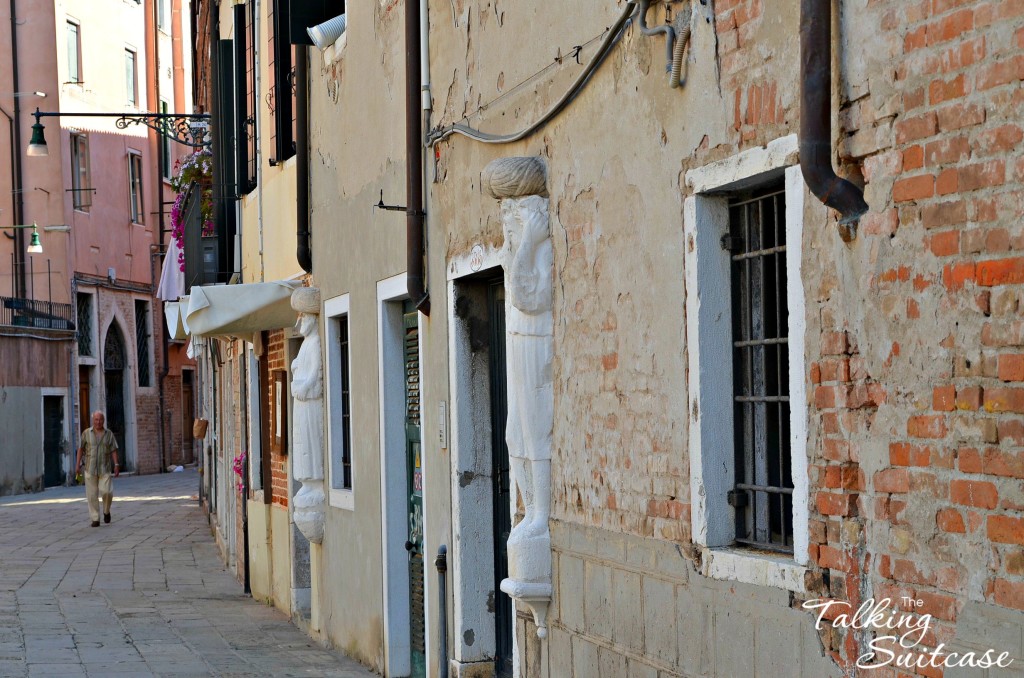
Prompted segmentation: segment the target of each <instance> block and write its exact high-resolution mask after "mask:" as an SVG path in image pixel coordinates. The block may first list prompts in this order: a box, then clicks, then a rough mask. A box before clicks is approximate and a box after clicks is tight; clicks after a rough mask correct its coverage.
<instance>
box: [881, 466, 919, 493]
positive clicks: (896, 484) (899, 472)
mask: <svg viewBox="0 0 1024 678" xmlns="http://www.w3.org/2000/svg"><path fill="white" fill-rule="evenodd" d="M873 483H874V487H875V492H882V493H888V494H896V493H903V492H909V491H910V475H909V474H908V473H907V470H906V469H905V468H890V469H884V470H882V471H876V472H875V475H874V478H873Z"/></svg>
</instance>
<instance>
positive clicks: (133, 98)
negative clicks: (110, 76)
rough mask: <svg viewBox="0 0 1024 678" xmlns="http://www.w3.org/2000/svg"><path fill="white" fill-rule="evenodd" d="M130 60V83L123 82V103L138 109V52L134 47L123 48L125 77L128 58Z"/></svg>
mask: <svg viewBox="0 0 1024 678" xmlns="http://www.w3.org/2000/svg"><path fill="white" fill-rule="evenodd" d="M129 56H130V57H131V59H132V64H131V65H132V74H131V80H132V81H131V82H130V83H129V82H127V81H126V82H125V90H126V92H125V103H127V104H128V105H129V106H131V107H132V108H138V107H139V52H138V50H136V49H135V48H134V47H125V48H124V58H125V76H127V75H128V73H127V70H128V63H127V62H128V57H129Z"/></svg>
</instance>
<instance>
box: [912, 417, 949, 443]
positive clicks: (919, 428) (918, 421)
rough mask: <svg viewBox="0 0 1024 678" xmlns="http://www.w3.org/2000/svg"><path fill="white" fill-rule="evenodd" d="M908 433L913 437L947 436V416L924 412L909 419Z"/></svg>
mask: <svg viewBox="0 0 1024 678" xmlns="http://www.w3.org/2000/svg"><path fill="white" fill-rule="evenodd" d="M907 435H909V436H911V437H913V438H944V437H946V418H945V417H943V416H942V415H927V414H922V415H918V416H915V417H910V419H908V420H907Z"/></svg>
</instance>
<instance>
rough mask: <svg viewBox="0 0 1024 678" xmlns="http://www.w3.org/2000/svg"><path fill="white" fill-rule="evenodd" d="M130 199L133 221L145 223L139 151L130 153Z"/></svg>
mask: <svg viewBox="0 0 1024 678" xmlns="http://www.w3.org/2000/svg"><path fill="white" fill-rule="evenodd" d="M128 200H129V204H128V211H129V213H130V214H131V219H132V222H134V223H136V224H142V223H145V221H146V217H145V213H144V212H143V202H142V156H141V155H139V154H138V153H129V154H128Z"/></svg>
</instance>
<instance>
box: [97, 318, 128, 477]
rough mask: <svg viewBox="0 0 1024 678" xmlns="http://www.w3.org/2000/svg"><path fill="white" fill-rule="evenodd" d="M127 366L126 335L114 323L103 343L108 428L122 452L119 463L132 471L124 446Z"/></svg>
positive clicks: (123, 468) (125, 469) (122, 467)
mask: <svg viewBox="0 0 1024 678" xmlns="http://www.w3.org/2000/svg"><path fill="white" fill-rule="evenodd" d="M126 364H127V361H126V360H125V349H124V334H122V333H121V328H119V327H118V326H117V323H116V322H112V323H110V327H109V328H108V329H107V338H106V341H104V343H103V384H104V387H105V392H106V413H107V424H106V426H107V428H108V429H110V431H111V433H113V434H114V438H116V439H117V449H118V450H120V451H121V454H119V455H118V461H119V462H120V463H121V470H122V471H129V470H131V469H130V468H129V467H128V464H129V462H128V451H127V449H126V448H125V444H124V441H125V416H124V404H125V403H124V387H125V379H124V373H125V366H126Z"/></svg>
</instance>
